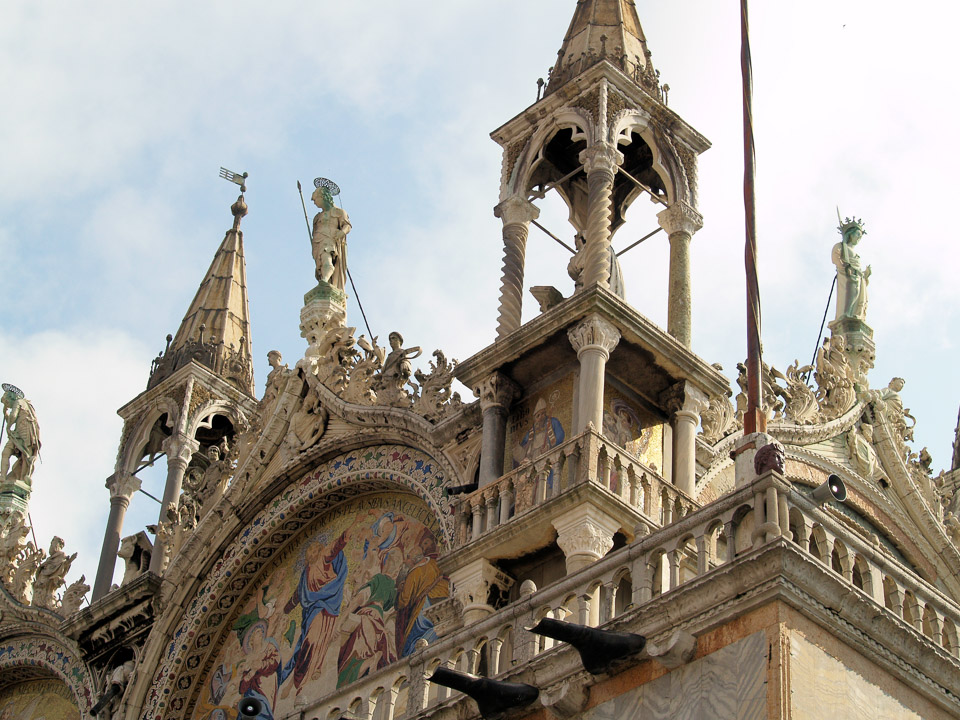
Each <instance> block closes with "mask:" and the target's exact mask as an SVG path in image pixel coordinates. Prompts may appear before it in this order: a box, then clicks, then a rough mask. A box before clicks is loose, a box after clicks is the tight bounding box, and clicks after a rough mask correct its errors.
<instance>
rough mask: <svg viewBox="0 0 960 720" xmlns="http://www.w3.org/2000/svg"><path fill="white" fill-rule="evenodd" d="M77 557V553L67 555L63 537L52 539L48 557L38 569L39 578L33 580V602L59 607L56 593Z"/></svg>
mask: <svg viewBox="0 0 960 720" xmlns="http://www.w3.org/2000/svg"><path fill="white" fill-rule="evenodd" d="M76 559H77V554H76V553H74V554H73V555H67V554H66V553H65V552H64V551H63V538H60V537H57V536H54V537H53V540H51V541H50V551H49V553H48V555H47V559H46V560H44V561H43V562H42V563H40V568H39V569H38V570H37V579H36V580H34V582H33V604H34V605H37V606H39V607H45V608H47V609H49V610H56V609H57V601H56V597H55V594H56V592H57V590H59V589H60V586H61V585H63V579H64V578H65V577H66V576H67V573H68V572H70V566H71V565H73V561H74V560H76Z"/></svg>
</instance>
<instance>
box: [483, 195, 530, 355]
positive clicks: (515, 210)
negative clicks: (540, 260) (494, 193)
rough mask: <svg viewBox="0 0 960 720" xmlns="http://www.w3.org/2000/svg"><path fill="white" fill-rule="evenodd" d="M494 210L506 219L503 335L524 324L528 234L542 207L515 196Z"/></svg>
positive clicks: (500, 320)
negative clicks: (523, 311)
mask: <svg viewBox="0 0 960 720" xmlns="http://www.w3.org/2000/svg"><path fill="white" fill-rule="evenodd" d="M493 214H494V215H496V216H497V217H498V218H500V219H501V220H503V274H502V279H501V281H500V315H499V318H498V319H497V338H498V339H499V338H502V337H505V336H506V335H509V334H510V333H512V332H513V331H514V330H516V329H517V328H519V327H520V311H521V309H522V306H523V266H524V259H525V257H526V250H527V234H528V232H529V230H530V221H531V220H536V219H537V218H538V217H539V216H540V210H539V209H538V208H537V206H536V205H534V204H533V203H531V202H529V201H528V200H524V199H523V198H521V197H511V198H507V199H506V200H504V201H503V202H502V203H500V204H499V205H497V206H496V207H495V208H494V209H493Z"/></svg>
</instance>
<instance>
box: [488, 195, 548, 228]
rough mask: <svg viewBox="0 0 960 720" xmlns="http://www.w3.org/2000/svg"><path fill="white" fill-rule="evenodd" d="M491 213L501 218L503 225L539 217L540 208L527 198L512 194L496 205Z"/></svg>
mask: <svg viewBox="0 0 960 720" xmlns="http://www.w3.org/2000/svg"><path fill="white" fill-rule="evenodd" d="M493 214H494V215H495V216H496V217H498V218H500V219H501V220H503V224H504V225H517V224H521V223H523V224H526V223H528V222H530V221H531V220H536V219H537V218H538V217H540V208H538V207H537V206H536V205H534V204H533V203H532V202H530V201H529V200H526V199H524V198H522V197H519V196H517V195H514V196H512V197H508V198H507V199H506V200H504V201H503V202H501V203H500V204H499V205H496V206H495V207H494V208H493Z"/></svg>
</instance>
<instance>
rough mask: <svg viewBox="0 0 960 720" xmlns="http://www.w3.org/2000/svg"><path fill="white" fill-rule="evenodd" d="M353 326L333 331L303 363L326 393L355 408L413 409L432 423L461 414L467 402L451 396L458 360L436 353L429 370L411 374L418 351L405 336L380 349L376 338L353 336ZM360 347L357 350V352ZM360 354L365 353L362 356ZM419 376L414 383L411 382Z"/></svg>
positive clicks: (395, 335) (392, 337) (395, 337)
mask: <svg viewBox="0 0 960 720" xmlns="http://www.w3.org/2000/svg"><path fill="white" fill-rule="evenodd" d="M355 330H356V328H352V327H332V328H330V329H329V330H327V331H326V333H325V334H324V336H323V337H322V338H321V340H320V341H319V343H318V345H317V348H316V350H315V351H314V350H313V349H311V351H309V352H308V355H307V358H306V359H305V366H306V367H305V369H306V370H307V372H310V373H313V374H314V375H316V377H317V379H318V380H320V382H321V383H323V384H324V385H325V386H326V387H327V388H328V389H330V390H331V391H333V392H334V393H336V394H337V395H339V396H340V397H341V398H343V399H344V400H345V401H346V402H349V403H353V404H355V405H368V406H372V405H387V406H391V407H400V408H407V409H410V410H413V411H414V412H416V413H418V414H420V415H422V416H423V417H425V418H426V419H427V420H429V421H431V422H439V421H441V420H443V419H444V418H446V417H449V416H450V415H453V414H454V413H456V412H458V411H459V410H460V408H461V407H462V405H463V403H462V402H461V400H460V395H459V394H458V393H455V392H452V391H451V389H450V386H451V384H452V382H453V372H454V369H455V368H456V365H457V361H456V360H449V361H448V360H447V357H446V355H445V354H444V353H443V352H442V351H441V350H437V351H435V352H434V353H433V357H434V358H435V360H436V362H433V361H431V362H430V371H429V372H423V371H421V370H418V371H416V372H414V371H413V366H412V364H411V362H410V361H411V360H413V359H414V358H417V357H419V355H420V354H421V350H420V348H419V347H410V348H405V347H403V337H402V336H401V335H400V333H398V332H392V333H390V347H389V350H388V349H387V348H384V347H381V346H379V345H377V338H376V337H374V338H373V340H372V341H370V340H367V339H366V338H365V337H364V336H363V335H361V336H360V337H358V338H354V335H353V333H354V331H355ZM358 347H359V348H360V350H358V349H357V348H358ZM361 351H362V353H361ZM411 378H415V379H416V382H414V380H413V379H411Z"/></svg>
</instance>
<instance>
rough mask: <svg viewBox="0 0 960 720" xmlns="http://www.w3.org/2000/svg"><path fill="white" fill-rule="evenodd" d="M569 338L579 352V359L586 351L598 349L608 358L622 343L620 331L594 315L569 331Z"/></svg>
mask: <svg viewBox="0 0 960 720" xmlns="http://www.w3.org/2000/svg"><path fill="white" fill-rule="evenodd" d="M567 337H569V338H570V344H571V345H573V349H574V350H576V351H577V357H580V355H581V354H582V353H583V352H584V351H586V350H589V349H598V350H600V351H601V352H602V353H603V355H604V357H605V358H608V357H610V353H611V352H613V349H614V348H615V347H616V346H617V343H619V342H620V330H619V329H617V326H616V325H614V324H613V323H611V322H610V321H609V320H606V319H605V318H602V317H600V316H599V315H597V314H596V313H593V314H592V315H588V316H587V317H585V318H584V319H583V320H581V321H580V322H579V323H577V324H576V325H574V326H573V327H572V328H570V329H569V330H567Z"/></svg>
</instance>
